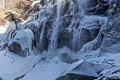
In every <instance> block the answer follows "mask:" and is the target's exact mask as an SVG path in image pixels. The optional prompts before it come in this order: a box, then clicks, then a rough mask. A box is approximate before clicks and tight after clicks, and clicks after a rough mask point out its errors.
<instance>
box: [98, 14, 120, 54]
mask: <svg viewBox="0 0 120 80" xmlns="http://www.w3.org/2000/svg"><path fill="white" fill-rule="evenodd" d="M118 15H120V13H117V14H116V15H114V16H113V17H112V18H110V19H109V20H108V22H107V24H106V26H104V28H103V30H102V33H103V34H104V38H103V43H102V45H101V48H100V51H101V53H105V52H108V53H118V52H120V49H119V46H120V44H119V40H120V36H119V34H120V32H119V27H120V26H119V25H120V22H119V19H120V17H119V16H118Z"/></svg>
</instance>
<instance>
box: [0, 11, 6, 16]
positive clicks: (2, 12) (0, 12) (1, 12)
mask: <svg viewBox="0 0 120 80" xmlns="http://www.w3.org/2000/svg"><path fill="white" fill-rule="evenodd" d="M4 17H5V15H4V10H2V9H0V18H4Z"/></svg>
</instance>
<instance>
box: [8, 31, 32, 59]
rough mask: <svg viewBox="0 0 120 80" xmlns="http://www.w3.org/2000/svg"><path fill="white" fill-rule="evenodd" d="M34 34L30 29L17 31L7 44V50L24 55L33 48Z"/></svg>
mask: <svg viewBox="0 0 120 80" xmlns="http://www.w3.org/2000/svg"><path fill="white" fill-rule="evenodd" d="M33 40H34V34H33V32H32V31H31V30H30V29H25V30H21V31H19V32H18V33H17V34H16V36H15V37H14V39H13V40H11V42H10V43H9V44H8V50H9V51H11V52H13V53H15V54H17V55H20V56H23V57H26V56H28V55H29V54H30V53H31V51H32V49H33Z"/></svg>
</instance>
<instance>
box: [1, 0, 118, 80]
mask: <svg viewBox="0 0 120 80" xmlns="http://www.w3.org/2000/svg"><path fill="white" fill-rule="evenodd" d="M32 1H33V3H32V4H31V7H30V8H29V10H28V11H27V12H28V13H27V15H28V16H29V17H28V19H27V20H25V21H23V22H20V23H18V24H17V27H18V29H16V24H15V23H14V22H9V21H8V24H7V26H5V28H4V29H5V30H6V32H5V33H3V34H0V39H1V40H0V50H5V51H6V53H5V52H1V53H5V54H3V55H4V57H9V58H11V56H12V58H11V59H15V61H16V60H17V58H16V55H14V54H17V55H19V56H23V57H26V56H27V57H26V58H24V59H29V57H31V56H34V57H33V58H35V56H39V58H37V61H36V60H35V62H33V63H31V64H30V65H29V67H30V68H29V70H28V69H26V68H27V67H28V66H27V67H26V66H25V67H24V68H22V69H24V71H23V72H22V73H21V74H19V73H18V74H16V75H15V73H14V72H13V73H12V76H10V75H9V76H8V75H6V74H4V75H3V74H2V75H3V76H0V77H2V78H5V79H7V80H9V79H8V78H11V79H23V80H31V79H32V80H33V79H36V80H55V79H57V80H73V79H76V78H78V79H80V78H81V75H82V79H83V78H84V79H88V76H90V77H89V79H91V80H92V79H93V78H94V79H95V78H98V79H104V78H105V79H107V78H108V79H113V78H119V77H120V76H119V71H120V68H119V62H118V61H119V60H120V59H119V58H118V57H117V56H119V53H120V49H119V46H120V44H119V43H120V42H119V40H120V39H119V38H120V36H119V33H120V30H119V26H120V22H119V19H120V17H119V15H120V12H119V11H120V1H119V0H40V1H39V0H37V1H34V0H32ZM1 28H3V27H1ZM1 28H0V29H1ZM10 52H13V53H14V54H12V53H10ZM32 53H33V54H32ZM3 55H2V54H1V56H3ZM111 56H112V57H111ZM22 59H23V58H22ZM22 59H20V61H19V62H20V64H22V63H24V61H23V60H22ZM81 60H83V61H81ZM7 61H8V63H6V65H7V64H9V63H10V62H9V60H7ZM21 61H22V62H21ZM30 61H31V60H30ZM0 62H2V60H0ZM28 62H29V61H28ZM15 63H16V62H15ZM26 63H27V62H26ZM29 63H30V62H29ZM13 64H14V63H13ZM12 66H13V65H12ZM12 66H11V67H12ZM22 66H23V65H22ZM20 69H21V67H20ZM0 73H1V72H0ZM69 73H70V74H69ZM14 75H15V76H14ZM46 75H49V77H50V78H49V77H46ZM39 76H40V77H39ZM66 76H67V77H66ZM68 76H69V77H68ZM91 76H92V77H91ZM46 78H47V79H46Z"/></svg>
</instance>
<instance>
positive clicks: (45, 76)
mask: <svg viewBox="0 0 120 80" xmlns="http://www.w3.org/2000/svg"><path fill="white" fill-rule="evenodd" d="M10 54H12V53H7V54H6V50H4V51H0V77H1V78H2V79H4V80H55V79H56V78H57V77H59V76H60V75H62V73H63V72H64V71H65V70H66V69H67V68H68V66H69V64H67V63H64V62H61V61H60V60H59V59H58V58H57V57H56V58H54V59H53V60H52V61H51V62H49V63H47V62H44V61H40V56H39V55H37V56H35V55H34V56H29V57H28V58H21V57H19V56H16V55H14V54H12V55H10Z"/></svg>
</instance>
